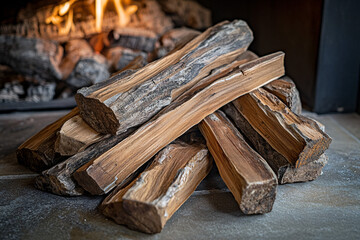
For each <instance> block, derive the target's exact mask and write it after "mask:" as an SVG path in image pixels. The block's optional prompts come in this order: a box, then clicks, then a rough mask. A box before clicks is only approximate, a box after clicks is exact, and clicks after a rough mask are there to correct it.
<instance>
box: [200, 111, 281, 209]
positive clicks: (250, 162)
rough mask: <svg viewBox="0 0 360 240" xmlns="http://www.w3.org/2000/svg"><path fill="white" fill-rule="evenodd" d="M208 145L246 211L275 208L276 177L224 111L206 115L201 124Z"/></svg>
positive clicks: (220, 171)
mask: <svg viewBox="0 0 360 240" xmlns="http://www.w3.org/2000/svg"><path fill="white" fill-rule="evenodd" d="M199 128H200V131H201V133H202V134H203V136H204V137H205V139H206V145H207V147H208V149H209V151H210V153H211V155H212V156H213V158H214V160H215V163H216V166H217V168H218V169H219V173H220V176H221V178H222V179H223V180H224V182H225V184H226V185H227V187H228V188H229V189H230V191H231V193H232V194H233V196H234V198H235V199H236V201H237V202H238V204H239V207H240V209H241V211H242V212H243V213H245V214H263V213H267V212H270V211H271V210H272V207H273V204H274V201H275V197H276V187H277V178H276V176H275V174H274V172H273V171H272V169H271V167H270V166H269V165H268V164H267V162H266V161H265V160H264V159H263V158H262V157H261V156H260V155H259V154H258V153H257V152H256V151H255V150H253V149H252V148H251V147H250V146H249V145H248V144H247V143H246V141H245V140H244V138H243V136H242V135H241V134H240V132H239V131H238V130H237V129H236V128H235V127H234V125H232V123H231V122H230V120H229V119H227V118H226V116H225V114H224V113H222V112H221V111H217V112H215V113H213V114H210V115H209V116H207V117H206V118H205V119H204V120H203V121H202V122H201V123H200V124H199Z"/></svg>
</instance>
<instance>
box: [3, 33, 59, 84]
mask: <svg viewBox="0 0 360 240" xmlns="http://www.w3.org/2000/svg"><path fill="white" fill-rule="evenodd" d="M62 56H63V48H62V47H61V46H60V45H59V44H58V43H56V42H53V41H49V40H44V39H38V38H25V37H20V36H7V35H0V64H6V65H9V66H10V67H12V68H13V69H15V70H16V71H17V72H19V73H21V74H24V75H26V76H31V77H36V78H38V79H44V80H49V81H54V80H59V79H61V78H62V74H61V71H60V69H59V64H60V61H61V59H62Z"/></svg>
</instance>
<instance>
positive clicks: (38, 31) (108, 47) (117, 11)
mask: <svg viewBox="0 0 360 240" xmlns="http://www.w3.org/2000/svg"><path fill="white" fill-rule="evenodd" d="M19 5H20V7H18V9H17V6H16V5H15V6H13V8H11V9H12V10H14V9H16V10H17V13H16V14H14V13H12V14H14V15H11V16H9V17H7V16H8V15H7V14H5V16H4V17H3V18H4V19H2V22H3V23H2V25H1V27H0V51H1V56H2V57H0V64H1V65H0V70H1V73H0V78H1V80H0V104H1V105H2V107H1V109H2V111H10V110H27V109H28V110H34V109H41V108H44V109H49V108H52V109H56V108H69V107H74V106H75V101H74V98H73V96H74V94H75V93H76V91H77V90H78V89H79V88H82V87H87V86H90V85H92V84H95V83H98V82H100V81H104V80H106V79H108V78H109V77H110V76H111V75H112V74H114V73H116V72H118V71H122V70H123V69H128V68H132V66H135V65H136V66H137V67H141V66H143V65H145V64H147V63H148V62H152V61H154V60H156V59H158V58H161V57H163V56H164V55H166V54H167V53H168V52H170V51H171V50H172V49H173V48H175V47H176V45H177V44H179V42H180V41H184V39H186V38H188V37H189V36H194V34H197V33H198V31H199V30H203V29H205V28H207V27H209V26H210V25H211V13H210V10H208V9H206V8H204V7H203V6H201V5H200V4H198V3H196V2H193V1H185V2H184V1H156V0H133V1H130V0H120V1H119V0H69V1H65V0H64V1H28V2H27V3H26V4H19Z"/></svg>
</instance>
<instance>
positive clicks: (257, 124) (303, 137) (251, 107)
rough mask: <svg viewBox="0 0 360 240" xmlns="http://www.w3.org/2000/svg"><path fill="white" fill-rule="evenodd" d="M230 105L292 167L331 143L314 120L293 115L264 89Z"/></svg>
mask: <svg viewBox="0 0 360 240" xmlns="http://www.w3.org/2000/svg"><path fill="white" fill-rule="evenodd" d="M233 104H234V106H235V107H236V108H237V110H238V111H239V112H240V113H241V114H242V115H243V116H244V118H245V119H246V120H247V121H248V122H249V123H250V124H251V126H252V127H253V128H254V129H255V130H256V131H257V132H258V133H259V134H260V135H261V136H262V137H264V138H265V139H266V141H267V142H268V143H269V144H270V145H271V146H272V147H273V148H274V149H275V150H276V151H277V152H279V153H280V154H281V155H282V156H284V157H285V159H286V160H287V162H288V163H290V164H291V165H292V166H295V167H300V166H301V165H303V164H305V163H308V162H312V161H314V160H316V159H318V158H319V157H320V155H321V154H323V153H324V151H325V150H326V149H327V148H328V147H329V145H330V142H331V138H330V137H329V136H328V135H327V134H326V133H324V132H323V131H321V129H320V128H319V126H318V125H317V124H316V123H315V122H314V121H312V120H310V119H308V118H305V117H302V116H298V115H296V114H294V113H293V112H291V110H290V109H289V108H288V107H287V106H286V105H285V104H284V103H283V102H281V101H280V100H279V99H278V98H277V97H275V96H274V95H272V94H271V93H269V92H267V91H266V90H263V89H258V90H256V91H254V92H252V93H249V94H247V95H244V96H242V97H240V98H238V99H236V100H235V101H234V102H233Z"/></svg>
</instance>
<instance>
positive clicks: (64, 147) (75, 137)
mask: <svg viewBox="0 0 360 240" xmlns="http://www.w3.org/2000/svg"><path fill="white" fill-rule="evenodd" d="M106 137H108V135H104V134H100V133H98V132H96V131H95V130H94V129H92V128H91V127H90V126H89V125H87V124H86V122H84V120H83V119H82V118H81V117H80V115H76V116H74V117H72V118H70V119H69V120H67V121H66V122H65V123H64V124H63V125H62V126H61V128H60V130H59V132H58V136H57V139H56V142H55V151H56V152H58V153H60V155H61V156H72V155H74V154H76V153H78V152H82V151H83V150H84V149H85V148H86V147H88V146H89V145H91V144H93V143H95V142H98V141H101V140H102V139H104V138H106Z"/></svg>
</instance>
